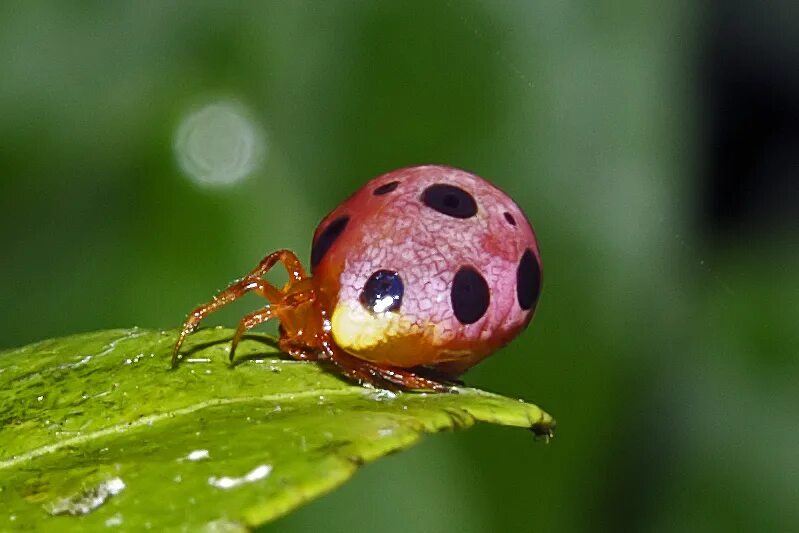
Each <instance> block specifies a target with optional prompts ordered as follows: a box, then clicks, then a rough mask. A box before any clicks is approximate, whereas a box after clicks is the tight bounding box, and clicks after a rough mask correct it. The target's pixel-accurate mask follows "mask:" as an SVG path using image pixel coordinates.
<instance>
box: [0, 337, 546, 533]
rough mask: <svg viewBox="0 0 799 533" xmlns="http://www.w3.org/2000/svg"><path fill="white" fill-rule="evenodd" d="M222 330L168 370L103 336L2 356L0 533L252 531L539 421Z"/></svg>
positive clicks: (130, 343) (152, 347)
mask: <svg viewBox="0 0 799 533" xmlns="http://www.w3.org/2000/svg"><path fill="white" fill-rule="evenodd" d="M231 335H232V331H231V330H228V329H221V328H216V329H205V330H201V331H199V332H198V333H196V334H194V335H193V336H191V337H190V338H189V341H188V342H187V344H186V348H185V351H184V353H186V354H187V355H186V356H184V359H183V363H182V364H181V366H180V367H179V368H178V369H176V370H169V355H170V350H171V348H172V345H173V343H174V341H175V336H176V333H175V332H174V331H168V332H163V331H162V332H158V331H150V330H142V329H132V330H111V331H100V332H96V333H88V334H83V335H75V336H71V337H65V338H61V339H54V340H48V341H43V342H39V343H36V344H32V345H30V346H26V347H23V348H19V349H16V350H11V351H7V352H4V353H0V384H1V386H2V391H3V393H2V400H1V403H0V502H2V516H0V530H9V529H37V530H40V529H41V530H44V529H48V530H49V529H55V528H58V529H59V530H60V531H69V530H85V529H92V528H93V529H99V528H106V527H108V526H117V525H123V526H124V529H133V530H140V529H143V528H146V527H155V528H157V529H159V530H160V529H176V528H187V529H189V530H195V529H199V528H214V529H219V530H225V531H238V530H246V529H248V528H250V527H254V526H257V525H259V524H262V523H264V522H266V521H269V520H272V519H274V518H276V517H278V516H281V515H283V514H285V513H287V512H289V511H290V510H291V509H293V508H295V507H297V506H298V505H301V504H302V503H304V502H306V501H308V500H310V499H312V498H315V497H317V496H319V495H320V494H323V493H325V492H327V491H329V490H331V489H333V488H334V487H336V486H338V485H340V484H341V483H343V482H344V481H345V480H347V479H348V478H349V477H350V476H352V474H353V473H354V472H355V470H356V469H357V468H358V466H359V465H361V464H363V463H365V462H368V461H372V460H374V459H377V458H378V457H381V456H383V455H386V454H388V453H391V452H393V451H396V450H399V449H402V448H406V447H408V446H410V445H411V444H413V443H414V442H415V441H416V440H418V439H419V437H420V435H421V434H422V433H426V432H435V431H441V430H446V429H457V428H465V427H468V426H470V425H472V424H473V423H474V422H475V421H483V422H491V423H494V424H503V425H508V426H518V427H525V428H532V429H534V431H536V432H537V434H539V435H545V436H549V435H550V434H551V431H552V428H553V427H554V421H553V420H552V418H551V417H550V416H549V415H548V414H546V413H545V412H543V411H541V410H540V409H539V408H538V407H536V406H534V405H531V404H527V403H523V402H520V401H517V400H511V399H508V398H504V397H502V396H497V395H494V394H489V393H486V392H482V391H479V390H476V389H471V388H459V389H458V392H459V394H434V393H430V394H425V393H392V392H388V391H384V390H375V389H369V388H366V387H360V386H356V385H352V384H349V383H347V382H344V381H342V380H341V379H339V378H338V377H336V376H335V375H333V374H331V373H328V372H326V371H324V370H323V369H322V368H320V366H319V365H317V364H314V363H301V362H295V361H292V360H287V359H285V358H284V357H285V356H284V355H283V354H281V353H279V352H278V351H277V349H276V348H275V347H274V341H273V340H272V339H270V338H269V337H266V336H263V335H252V336H249V337H247V338H246V339H245V340H244V341H243V342H242V344H241V345H240V348H239V349H240V351H239V352H238V356H240V357H242V358H243V359H245V361H244V362H243V363H242V364H240V365H237V366H236V367H230V366H229V365H228V363H227V355H228V349H229V340H230V337H231Z"/></svg>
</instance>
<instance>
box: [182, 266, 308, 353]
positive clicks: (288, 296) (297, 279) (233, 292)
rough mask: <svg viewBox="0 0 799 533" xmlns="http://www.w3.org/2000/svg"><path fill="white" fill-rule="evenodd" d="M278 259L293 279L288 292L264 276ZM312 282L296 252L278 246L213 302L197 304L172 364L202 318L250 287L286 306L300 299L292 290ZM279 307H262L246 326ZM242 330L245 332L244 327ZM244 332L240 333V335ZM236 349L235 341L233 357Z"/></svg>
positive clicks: (250, 317) (271, 314) (243, 322)
mask: <svg viewBox="0 0 799 533" xmlns="http://www.w3.org/2000/svg"><path fill="white" fill-rule="evenodd" d="M278 262H280V263H282V264H283V266H284V267H285V269H286V272H287V273H288V275H289V282H288V284H287V286H286V287H285V292H284V291H281V290H280V289H278V288H277V287H275V286H274V285H272V284H271V283H269V282H268V281H265V280H263V279H260V278H261V276H263V275H264V274H266V273H267V272H268V271H269V270H270V269H271V268H272V267H273V266H275V265H276V264H277V263H278ZM308 283H309V278H308V274H307V273H306V272H305V269H304V268H303V266H302V264H301V263H300V260H299V259H298V258H297V256H296V255H295V254H294V252H292V251H290V250H278V251H276V252H273V253H271V254H269V255H267V256H266V257H264V258H263V259H262V260H261V262H260V263H259V264H258V266H257V267H255V268H254V269H253V270H252V271H251V272H250V273H249V274H247V275H246V276H245V277H243V278H242V279H240V280H238V281H236V282H234V283H233V284H231V285H230V286H229V287H228V288H226V289H225V290H223V291H222V292H220V293H219V294H217V295H216V296H214V298H213V300H211V301H210V302H208V303H206V304H204V305H201V306H199V307H197V308H195V309H194V310H193V311H192V312H191V313H189V316H188V317H187V318H186V321H185V322H184V323H183V327H182V328H181V331H180V335H179V336H178V340H177V342H176V343H175V349H174V350H173V352H172V367H173V368H174V367H176V366H177V364H178V360H179V359H180V356H179V352H180V347H181V345H182V344H183V342H184V341H185V340H186V337H187V336H188V335H189V334H191V333H192V332H193V331H194V330H195V329H197V326H199V324H200V322H201V321H202V320H203V319H204V318H205V317H207V316H208V315H209V314H211V313H213V312H214V311H217V310H219V309H220V308H222V307H224V306H225V305H227V304H229V303H230V302H233V301H235V300H237V299H238V298H241V297H242V296H243V295H245V294H246V293H248V292H250V291H254V292H255V293H256V294H258V295H259V296H261V297H263V298H265V299H267V300H268V301H269V302H270V304H272V306H277V305H280V304H284V306H290V305H293V300H295V299H297V295H296V294H292V292H293V291H294V290H295V289H299V291H302V290H303V286H304V285H306V284H308ZM266 309H270V308H266ZM276 311H277V309H274V308H272V309H271V310H270V311H264V310H261V311H258V312H256V313H252V314H251V315H248V316H247V317H245V318H244V319H243V320H242V324H243V325H244V327H245V330H246V329H249V328H251V327H254V326H255V325H257V324H259V323H261V322H263V321H266V320H267V319H269V318H271V317H272V316H275V312H276ZM267 315H268V316H267ZM259 319H261V322H258V320H259ZM248 323H251V324H252V325H250V326H249V327H247V324H248ZM242 324H240V326H239V327H240V328H241V327H242ZM241 334H243V331H242V333H241ZM241 334H238V335H239V337H240V336H241ZM236 343H238V340H236ZM234 351H235V344H234V346H233V350H231V358H232V356H233V352H234Z"/></svg>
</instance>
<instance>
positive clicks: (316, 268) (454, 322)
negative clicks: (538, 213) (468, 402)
mask: <svg viewBox="0 0 799 533" xmlns="http://www.w3.org/2000/svg"><path fill="white" fill-rule="evenodd" d="M311 263H312V270H313V276H314V283H315V284H316V286H317V287H318V288H319V290H320V291H321V292H322V293H324V294H325V296H326V298H327V299H328V300H329V301H330V305H331V309H330V312H331V326H332V334H333V338H334V340H335V342H336V344H337V345H338V346H339V347H340V348H342V349H343V350H345V351H347V352H349V353H351V354H353V355H355V356H357V357H359V358H362V359H365V360H369V361H372V362H375V363H378V364H385V365H392V366H399V367H411V366H417V365H440V366H441V367H442V368H447V369H448V370H451V371H453V372H455V373H457V372H460V371H462V370H465V369H466V368H468V367H470V366H472V365H473V364H475V363H476V362H478V361H479V360H480V359H482V358H483V357H485V356H487V355H489V354H490V353H492V352H493V351H494V350H496V349H497V348H499V347H500V346H502V345H504V344H505V343H507V342H508V341H510V340H511V339H512V338H513V337H515V336H516V335H518V333H519V332H521V331H522V330H523V329H524V328H525V327H526V325H527V324H528V323H529V321H530V319H531V318H532V315H533V312H534V310H535V305H536V303H537V301H538V296H539V293H540V288H541V266H540V265H541V259H540V255H539V252H538V245H537V243H536V239H535V235H534V233H533V230H532V227H531V226H530V224H529V222H528V221H527V218H526V217H525V215H524V213H523V212H522V211H521V210H520V209H519V207H518V206H517V205H516V204H515V203H514V202H513V200H511V199H510V198H509V197H508V196H507V195H506V194H505V193H503V192H502V191H500V190H499V189H497V188H496V187H494V186H493V185H491V184H490V183H488V182H487V181H485V180H483V179H482V178H480V177H478V176H475V175H474V174H470V173H468V172H465V171H462V170H458V169H454V168H450V167H444V166H435V165H428V166H419V167H411V168H405V169H400V170H396V171H393V172H389V173H387V174H384V175H382V176H379V177H377V178H375V179H373V180H371V181H369V182H368V183H367V184H366V185H364V186H363V187H362V188H361V189H359V190H358V191H357V192H356V193H355V194H353V195H352V196H351V197H350V198H348V199H347V200H346V201H344V202H343V203H342V204H341V205H339V206H338V207H337V208H336V209H335V210H333V212H331V213H330V214H329V215H328V216H327V217H325V219H324V220H323V221H322V222H321V224H320V225H319V227H318V228H317V230H316V233H315V235H314V241H313V247H312V252H311Z"/></svg>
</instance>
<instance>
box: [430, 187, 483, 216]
mask: <svg viewBox="0 0 799 533" xmlns="http://www.w3.org/2000/svg"><path fill="white" fill-rule="evenodd" d="M422 203H423V204H424V205H426V206H427V207H429V208H430V209H435V210H436V211H438V212H439V213H441V214H444V215H447V216H450V217H454V218H470V217H473V216H474V215H476V214H477V202H475V201H474V197H473V196H472V195H471V194H469V193H468V192H466V191H464V190H463V189H461V188H459V187H455V186H454V185H447V184H445V183H437V184H435V185H431V186H429V187H428V188H426V189H425V190H424V192H423V193H422Z"/></svg>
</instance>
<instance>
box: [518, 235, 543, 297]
mask: <svg viewBox="0 0 799 533" xmlns="http://www.w3.org/2000/svg"><path fill="white" fill-rule="evenodd" d="M540 294H541V267H540V266H539V264H538V261H537V260H536V258H535V255H533V251H532V250H530V249H529V248H528V249H527V250H525V251H524V253H523V254H522V258H521V260H519V266H518V267H517V268H516V298H517V299H518V300H519V306H520V307H521V308H522V309H525V310H528V309H532V308H533V307H534V306H535V304H536V302H537V301H538V296H539V295H540Z"/></svg>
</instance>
